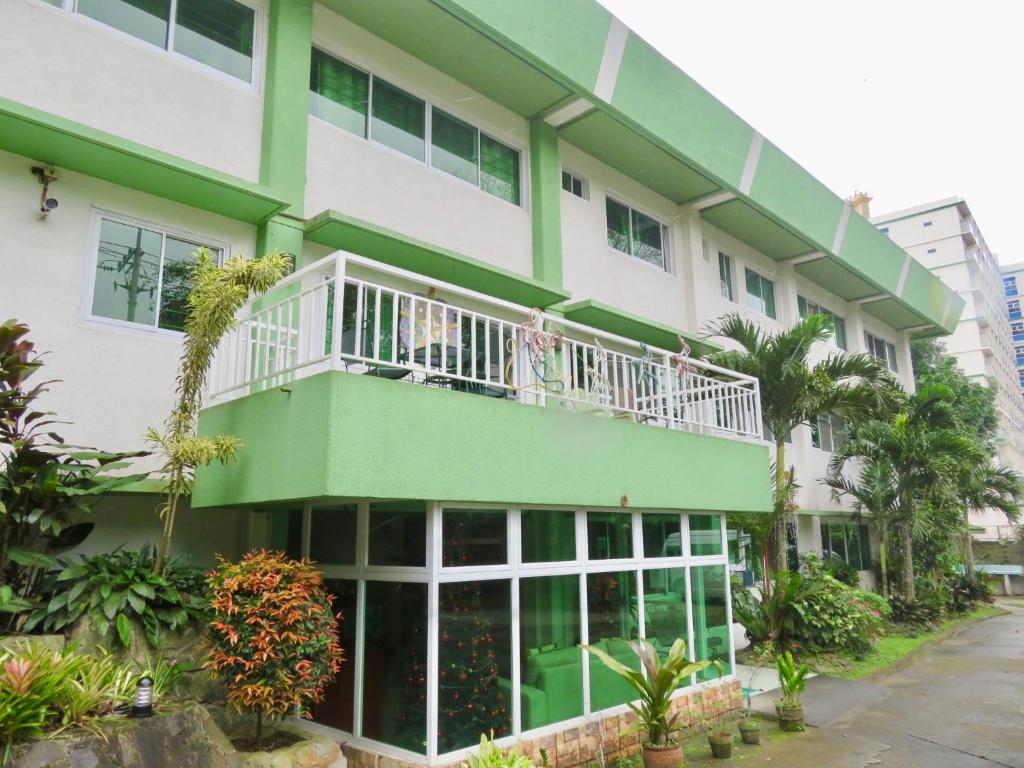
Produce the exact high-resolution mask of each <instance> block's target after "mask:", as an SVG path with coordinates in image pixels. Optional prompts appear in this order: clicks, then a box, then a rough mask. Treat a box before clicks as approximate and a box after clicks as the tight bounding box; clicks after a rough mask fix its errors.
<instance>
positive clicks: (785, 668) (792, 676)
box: [775, 651, 810, 707]
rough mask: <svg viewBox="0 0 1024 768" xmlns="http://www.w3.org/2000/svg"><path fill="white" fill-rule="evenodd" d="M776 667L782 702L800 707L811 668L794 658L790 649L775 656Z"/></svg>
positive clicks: (783, 704) (789, 705)
mask: <svg viewBox="0 0 1024 768" xmlns="http://www.w3.org/2000/svg"><path fill="white" fill-rule="evenodd" d="M775 669H776V671H778V673H779V687H780V688H781V689H782V699H781V700H780V703H781V704H782V706H784V707H799V706H800V696H801V694H803V692H804V690H805V689H806V688H807V679H806V678H807V673H808V672H810V668H809V667H808V666H807V665H806V664H799V665H797V663H796V662H795V661H794V660H793V654H792V653H790V652H789V651H785V652H784V653H780V654H779V655H778V656H776V657H775Z"/></svg>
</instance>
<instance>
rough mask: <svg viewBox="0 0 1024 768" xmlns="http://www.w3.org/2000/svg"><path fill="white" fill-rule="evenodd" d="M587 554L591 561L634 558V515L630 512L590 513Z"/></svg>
mask: <svg viewBox="0 0 1024 768" xmlns="http://www.w3.org/2000/svg"><path fill="white" fill-rule="evenodd" d="M587 552H588V556H589V557H590V559H591V560H613V559H616V558H624V557H632V556H633V527H632V515H630V514H629V513H628V512H588V513H587Z"/></svg>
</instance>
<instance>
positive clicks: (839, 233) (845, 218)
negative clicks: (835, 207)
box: [832, 200, 852, 254]
mask: <svg viewBox="0 0 1024 768" xmlns="http://www.w3.org/2000/svg"><path fill="white" fill-rule="evenodd" d="M851 210H852V208H851V207H850V201H849V200H847V201H846V202H844V203H843V212H842V213H841V214H840V216H839V226H838V227H836V236H835V237H834V238H832V253H835V254H838V253H839V249H840V248H842V247H843V238H845V237H846V225H847V224H849V223H850V211H851Z"/></svg>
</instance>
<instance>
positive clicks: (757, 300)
mask: <svg viewBox="0 0 1024 768" xmlns="http://www.w3.org/2000/svg"><path fill="white" fill-rule="evenodd" d="M746 278H747V306H748V307H750V308H751V309H752V310H754V311H755V312H760V313H761V314H762V315H767V316H768V317H771V318H774V317H777V315H776V313H775V283H773V282H772V281H771V280H769V279H768V278H767V277H764V276H762V275H759V274H758V273H757V272H755V271H754V270H752V269H747V270H746Z"/></svg>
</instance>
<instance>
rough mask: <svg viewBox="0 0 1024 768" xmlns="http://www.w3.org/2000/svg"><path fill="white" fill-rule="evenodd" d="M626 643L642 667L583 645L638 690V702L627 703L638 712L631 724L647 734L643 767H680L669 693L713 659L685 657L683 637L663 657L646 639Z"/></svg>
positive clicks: (681, 760) (681, 758) (676, 717)
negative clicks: (639, 668) (629, 664)
mask: <svg viewBox="0 0 1024 768" xmlns="http://www.w3.org/2000/svg"><path fill="white" fill-rule="evenodd" d="M627 644H628V645H629V647H630V649H632V651H633V653H635V654H636V655H637V658H639V659H640V663H641V665H642V666H643V670H644V671H640V670H636V669H630V668H629V667H627V666H626V665H625V664H623V663H621V662H619V661H616V660H615V659H613V658H612V657H611V656H609V655H608V654H607V653H605V652H604V651H602V650H601V649H600V648H596V647H594V646H592V645H585V646H583V648H584V649H585V650H586V651H587V652H589V653H592V654H594V655H595V656H597V658H599V659H600V660H601V661H602V662H603V663H604V665H605V666H606V667H608V669H610V670H611V671H612V672H615V673H616V674H617V675H619V676H620V677H622V679H623V680H625V681H626V682H627V683H628V684H629V685H630V686H631V687H632V688H633V689H634V690H635V691H636V692H637V694H639V697H638V698H639V699H640V701H639V703H637V704H633V703H630V704H628V705H627V706H628V707H629V708H630V709H632V710H633V712H635V713H636V716H637V721H636V724H635V725H634V728H635V729H637V730H641V731H644V732H645V733H646V734H647V739H646V740H645V741H644V744H643V757H644V768H679V766H681V765H683V747H682V745H681V744H680V743H679V742H678V741H677V740H676V739H675V738H674V737H673V735H672V734H673V732H674V731H675V730H676V722H677V721H678V719H679V714H678V713H674V714H670V709H671V707H672V694H673V693H674V692H675V690H676V689H677V688H678V687H679V686H680V684H682V683H683V681H685V680H686V679H687V678H688V677H690V676H691V675H693V674H696V673H697V672H699V671H701V670H702V669H704V668H705V667H708V666H709V665H711V663H712V662H710V661H690V660H689V659H687V658H686V643H684V642H683V641H682V639H678V640H676V641H675V642H674V643H672V647H671V648H670V649H669V651H668V654H667V655H666V657H665V659H664V660H662V658H661V656H660V654H659V653H658V650H657V648H655V647H654V646H653V645H651V644H650V643H649V642H647V641H646V640H630V641H627ZM644 672H646V673H647V674H646V676H645V675H644Z"/></svg>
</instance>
